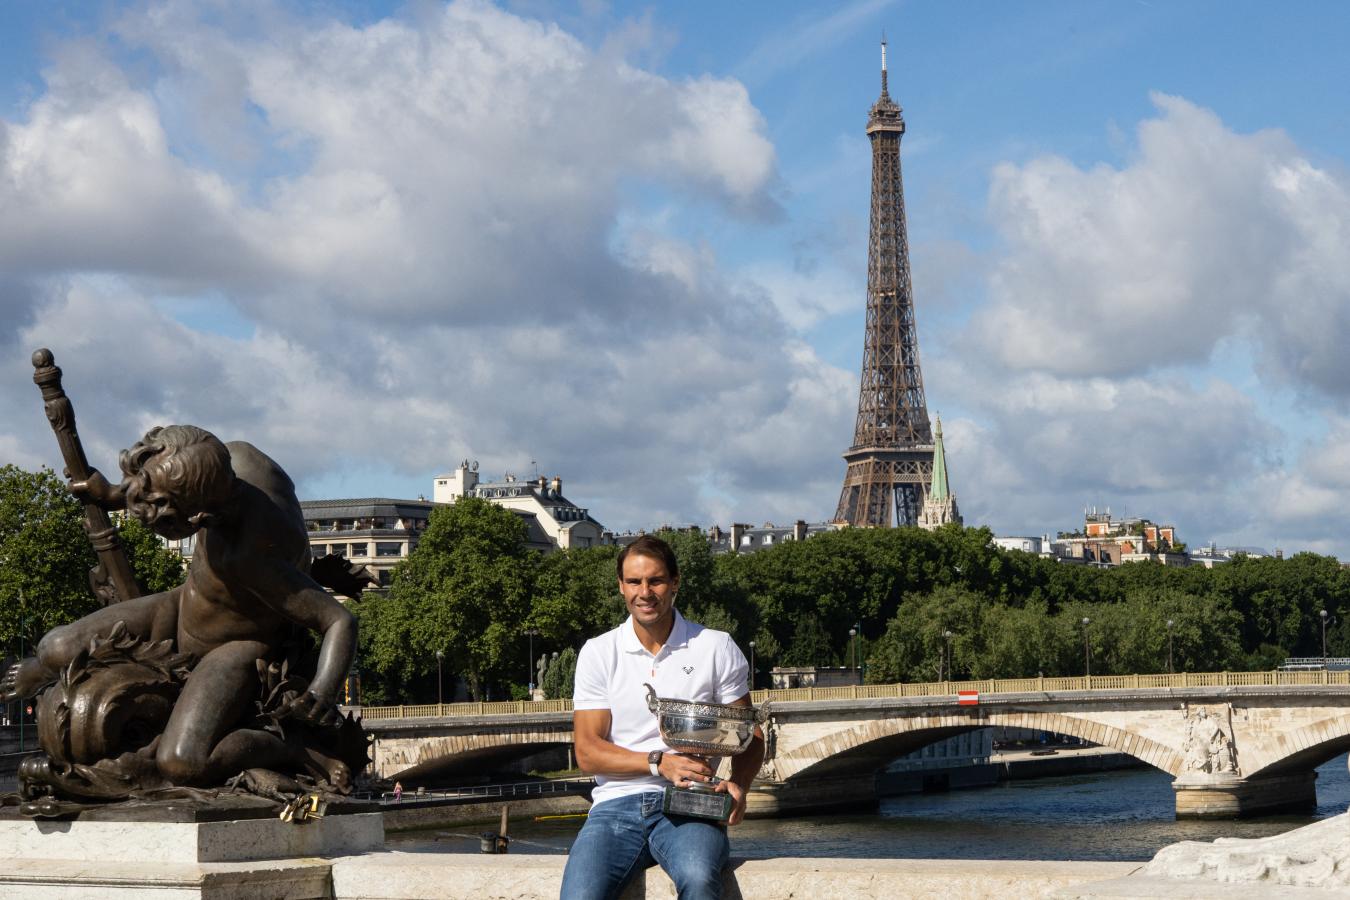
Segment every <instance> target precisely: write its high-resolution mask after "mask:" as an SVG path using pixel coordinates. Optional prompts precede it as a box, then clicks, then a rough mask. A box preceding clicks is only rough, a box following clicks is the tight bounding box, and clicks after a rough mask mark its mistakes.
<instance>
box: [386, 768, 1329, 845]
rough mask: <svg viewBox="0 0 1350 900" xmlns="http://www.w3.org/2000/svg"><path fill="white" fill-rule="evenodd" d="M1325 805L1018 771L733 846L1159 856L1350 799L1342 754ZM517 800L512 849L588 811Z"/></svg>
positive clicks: (427, 841)
mask: <svg viewBox="0 0 1350 900" xmlns="http://www.w3.org/2000/svg"><path fill="white" fill-rule="evenodd" d="M1317 773H1318V777H1317V811H1316V813H1314V814H1313V815H1310V816H1309V815H1305V816H1271V817H1264V818H1257V819H1242V820H1236V821H1183V822H1178V821H1177V820H1176V818H1175V816H1174V811H1175V806H1174V800H1173V791H1172V777H1171V776H1170V775H1167V774H1166V773H1163V772H1160V771H1158V770H1156V769H1152V768H1148V769H1126V770H1123V771H1117V772H1100V773H1092V774H1084V775H1075V776H1068V777H1062V778H1041V779H1035V780H1028V781H1012V782H1006V783H1003V784H999V785H997V786H992V787H984V788H972V789H969V790H960V791H951V792H950V793H941V794H907V795H904V796H900V797H891V798H888V799H886V800H883V801H881V806H880V808H879V809H878V810H876V811H875V812H869V813H867V814H863V815H847V814H844V815H825V816H813V817H810V818H795V819H756V820H751V821H748V822H745V823H743V824H741V825H739V826H737V827H736V828H733V829H732V831H731V835H732V838H731V852H732V855H733V856H738V857H744V858H752V859H753V858H761V859H763V858H774V857H791V856H831V857H845V858H854V859H878V858H883V859H884V858H891V859H903V858H911V859H942V858H946V859H953V858H955V859H1070V860H1072V859H1077V860H1112V861H1132V860H1147V859H1150V858H1152V856H1153V854H1155V853H1156V852H1157V851H1158V850H1159V849H1160V848H1161V847H1164V846H1166V845H1168V844H1172V843H1175V842H1177V841H1184V840H1198V841H1212V840H1214V839H1215V838H1219V837H1241V838H1254V837H1265V836H1267V835H1271V834H1278V833H1280V832H1282V831H1288V830H1289V829H1291V828H1297V827H1299V826H1300V825H1306V824H1308V823H1309V822H1312V821H1314V820H1316V819H1322V818H1326V817H1327V816H1332V815H1336V814H1338V813H1342V812H1345V811H1346V808H1347V806H1350V773H1347V770H1346V757H1345V756H1340V757H1337V758H1336V759H1334V760H1332V761H1331V762H1329V763H1327V764H1326V765H1324V766H1322V767H1321V768H1319V769H1318V770H1317ZM523 809H524V807H517V808H516V809H515V810H513V813H514V815H513V818H512V821H511V827H510V831H511V837H512V843H511V852H512V853H565V852H567V848H568V847H569V846H571V843H572V840H573V838H575V837H576V833H577V831H578V830H579V829H580V828H581V823H582V822H583V820H582V819H580V818H573V819H553V820H546V821H542V822H533V821H530V820H529V819H527V818H526V817H525V815H523V814H522V812H523ZM478 830H479V829H478V828H476V827H470V826H456V827H448V828H440V829H429V830H427V831H422V832H405V833H402V834H399V835H391V841H393V842H395V844H396V845H397V846H396V849H405V850H411V849H418V850H425V851H429V852H445V853H477V852H478V836H477V831H478Z"/></svg>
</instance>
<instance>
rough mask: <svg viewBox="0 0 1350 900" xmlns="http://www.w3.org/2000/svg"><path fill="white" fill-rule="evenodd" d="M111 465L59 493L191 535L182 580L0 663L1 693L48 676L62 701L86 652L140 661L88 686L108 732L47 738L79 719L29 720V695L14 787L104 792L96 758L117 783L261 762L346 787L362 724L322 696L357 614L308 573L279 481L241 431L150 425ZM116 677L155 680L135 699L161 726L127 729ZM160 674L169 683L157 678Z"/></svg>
mask: <svg viewBox="0 0 1350 900" xmlns="http://www.w3.org/2000/svg"><path fill="white" fill-rule="evenodd" d="M120 464H121V468H122V472H123V476H124V477H123V478H122V481H121V483H120V484H118V485H112V484H110V483H109V482H108V481H107V479H105V478H104V477H103V476H102V475H101V474H99V473H98V472H97V471H96V470H95V471H93V472H92V473H91V474H90V477H89V478H88V479H86V480H83V481H78V482H72V483H71V484H70V489H71V491H72V492H73V493H74V494H76V496H78V497H80V499H81V500H84V501H86V502H88V501H91V500H92V501H93V502H96V503H98V504H99V505H101V506H103V507H104V508H106V509H109V510H116V509H125V510H126V511H127V512H128V513H129V514H131V515H133V516H135V517H136V518H138V519H140V520H141V521H142V522H144V523H145V524H146V525H148V526H149V527H150V528H152V529H153V530H154V531H155V532H156V533H157V534H159V535H162V536H163V537H165V538H169V539H178V538H185V537H188V536H190V535H193V534H195V535H197V540H196V547H195V551H194V553H193V555H192V561H191V564H190V565H189V566H188V570H187V575H186V579H185V581H184V583H183V584H182V585H180V586H178V587H176V588H173V589H172V590H169V591H165V592H163V593H159V594H152V595H149V596H144V597H138V598H135V599H131V600H125V601H123V602H120V603H115V604H112V605H110V606H107V607H104V608H103V609H100V610H98V611H97V612H93V613H90V614H89V615H87V616H85V617H84V618H83V619H80V620H78V621H76V622H72V623H71V624H69V625H63V626H61V627H59V628H54V629H52V630H51V631H50V632H48V633H47V634H46V636H44V637H43V638H42V640H41V641H40V642H39V643H38V645H37V651H36V654H35V655H34V656H32V657H29V658H27V659H24V660H21V661H20V662H18V663H16V664H14V665H13V666H12V667H11V668H10V670H9V671H8V672H7V673H6V674H5V676H4V678H3V681H0V701H7V700H11V699H14V698H18V697H31V696H33V695H35V694H37V693H38V692H40V691H42V690H43V689H44V688H47V687H48V686H51V685H54V684H55V685H56V689H55V690H53V691H49V692H48V694H50V695H53V696H55V695H60V696H61V697H63V698H64V699H61V700H60V701H59V702H60V703H64V704H65V705H66V707H67V708H68V709H73V708H75V706H76V703H75V701H74V700H73V699H71V698H73V697H74V696H75V694H76V693H77V692H78V690H79V689H80V686H81V684H83V683H85V682H87V681H88V679H87V678H86V677H85V675H83V674H81V673H83V672H85V671H86V670H91V669H95V668H97V667H98V666H103V669H101V670H100V671H109V672H115V671H116V669H115V667H113V666H112V665H111V663H110V662H109V661H110V660H112V659H113V658H114V657H118V654H121V657H126V658H128V659H130V657H132V656H134V657H136V658H137V659H138V660H140V662H141V663H143V665H142V666H141V669H138V670H137V671H139V672H141V674H140V675H137V676H135V678H134V679H133V676H131V675H121V676H119V675H115V674H114V675H111V676H109V678H110V679H111V681H110V684H111V685H112V686H110V687H107V688H104V689H102V690H103V695H104V696H105V699H104V700H102V701H99V703H101V704H102V707H106V708H107V710H105V712H107V713H108V714H107V716H106V718H107V721H108V722H114V721H116V722H117V723H119V724H117V725H116V726H115V727H116V728H117V729H121V732H126V733H121V732H119V733H120V734H121V736H120V737H117V736H109V735H107V734H104V735H101V736H99V737H98V738H97V739H94V738H81V739H79V740H72V739H70V738H69V737H66V738H62V737H61V736H60V735H58V734H57V732H56V731H54V730H53V729H59V728H62V727H66V728H70V729H74V728H78V727H80V726H81V722H80V721H79V716H78V715H69V714H64V713H63V714H60V715H56V714H54V715H52V716H48V717H47V718H46V719H44V713H45V712H46V711H47V710H46V708H45V707H44V705H43V700H46V699H47V696H48V695H44V697H43V700H40V701H39V737H40V740H42V743H43V747H44V749H46V750H47V753H48V758H47V759H42V758H38V760H37V762H30V763H29V764H27V765H26V766H25V767H24V769H23V771H22V772H21V781H23V782H24V784H25V789H26V790H27V789H29V788H30V787H31V786H32V785H33V784H35V783H36V784H42V783H46V784H48V785H51V786H54V787H55V788H56V789H57V792H58V793H60V792H62V791H64V792H65V793H75V794H77V795H80V794H81V791H82V790H83V792H84V793H83V796H104V797H108V796H116V795H117V793H118V791H117V789H116V788H115V787H114V788H109V787H108V782H107V779H106V778H105V779H102V784H101V785H100V784H93V782H99V781H100V778H99V777H97V776H98V771H97V769H98V766H103V769H104V771H105V773H108V772H115V773H120V775H119V779H120V780H118V781H117V783H118V784H121V785H123V786H124V787H129V788H136V787H139V788H146V787H165V786H196V787H215V786H221V785H224V784H225V782H226V781H227V780H228V779H230V778H231V777H232V776H238V775H239V774H240V773H241V772H244V771H245V770H257V769H271V770H276V771H278V772H286V773H296V772H301V773H308V775H309V776H310V777H311V778H313V779H314V780H315V781H316V782H317V783H319V784H321V785H323V786H325V787H327V788H329V789H334V790H338V791H345V790H347V789H349V788H350V781H351V777H352V775H353V774H354V770H357V769H359V768H360V767H361V766H362V765H364V763H365V738H364V735H362V734H361V732H360V728H359V726H358V725H356V723H355V722H354V721H352V720H351V719H350V718H346V719H344V718H342V717H341V716H340V715H339V712H338V709H337V699H338V692H339V690H340V689H341V687H342V684H343V680H344V679H345V677H346V675H347V671H348V668H349V666H350V664H351V661H352V657H353V654H354V652H355V648H356V623H355V620H354V619H353V617H352V614H351V613H350V612H349V611H348V610H347V609H346V608H345V607H344V606H343V605H342V604H341V603H339V602H338V601H337V600H336V599H334V598H333V597H332V596H331V595H330V594H328V592H326V591H325V590H324V589H323V587H322V586H321V585H320V584H319V583H318V582H317V581H316V580H315V579H314V578H312V577H311V576H310V553H309V540H308V533H307V531H306V528H305V523H304V519H303V517H302V514H301V510H300V503H299V501H298V500H297V498H296V495H295V486H294V484H293V483H292V482H291V479H290V478H289V477H288V476H287V475H286V473H285V472H284V471H282V469H281V467H280V466H278V465H277V464H276V463H275V462H273V461H272V460H271V459H270V458H268V457H267V456H266V455H265V454H263V453H262V452H261V451H259V450H258V449H257V448H256V447H254V446H253V445H251V444H248V443H245V442H242V441H234V442H231V443H229V444H224V443H222V442H221V441H220V440H218V439H217V438H216V437H215V436H214V435H212V434H210V433H209V432H207V431H204V430H202V429H200V428H196V427H194V426H191V425H170V426H167V427H163V428H154V429H151V430H150V431H149V432H148V433H147V434H146V435H145V437H144V438H143V439H142V440H141V441H139V442H138V443H137V444H136V445H135V446H133V447H131V448H130V449H129V450H125V451H123V452H122V454H121V457H120ZM358 590H359V589H358ZM344 592H345V593H346V592H348V591H344ZM309 632H315V633H317V634H318V635H319V636H320V642H319V646H318V655H317V662H316V663H314V664H313V667H312V669H311V670H308V671H306V669H308V668H309V667H308V666H305V665H303V664H302V663H301V662H300V660H301V656H302V651H303V649H304V647H305V646H306V644H307V639H308V633H309ZM119 647H120V648H121V649H120V650H119V649H117V648H119ZM119 658H120V657H119ZM147 667H148V668H147ZM127 671H130V670H129V669H128V670H127ZM147 673H149V674H147ZM155 673H158V674H155ZM297 674H299V675H301V676H303V677H301V678H296V675H297ZM119 678H120V679H121V682H122V683H121V684H118V683H117V682H118V679H119ZM81 679H85V680H84V681H81ZM128 679H133V680H135V679H139V681H138V682H137V683H138V684H139V683H141V682H145V684H147V685H149V684H151V683H153V684H154V685H156V687H155V688H154V690H153V691H150V692H149V693H147V694H146V697H147V698H152V697H159V698H161V700H160V701H158V702H160V706H161V707H162V708H163V710H164V712H165V713H167V716H166V718H165V719H164V721H163V724H162V734H158V735H157V736H152V735H146V734H144V733H139V734H137V733H130V732H128V726H126V725H125V723H123V722H122V719H120V718H118V716H119V715H122V714H121V713H114V712H113V708H114V707H118V706H119V704H120V705H121V707H125V708H126V709H132V708H134V707H135V706H136V703H137V701H136V698H135V697H130V698H129V699H125V698H123V697H122V695H129V694H132V693H134V691H133V690H132V689H131V688H127V687H126V686H125V683H126V682H127V680H128ZM175 679H177V680H178V682H179V684H178V685H176V686H175V687H174V690H176V691H177V693H176V696H174V695H173V692H172V691H169V690H167V689H163V688H162V683H165V682H171V681H174V680H175ZM135 690H141V688H136V689H135ZM145 690H147V691H149V690H150V689H149V688H146V689H145ZM63 692H64V693H63ZM163 698H167V699H163ZM52 703H53V704H55V703H58V701H52ZM49 705H50V704H49ZM140 705H141V706H147V707H153V706H154V704H153V703H149V702H148V700H147V701H146V702H143V703H141V704H140ZM53 709H54V710H56V707H53ZM123 718H125V716H123ZM53 720H65V724H64V725H62V724H61V722H60V721H53ZM269 723H270V724H269ZM100 727H106V728H114V726H113V725H107V726H100ZM144 730H145V729H144V727H142V728H141V731H142V732H144ZM133 731H134V729H133ZM339 733H341V737H340V738H339ZM77 744H79V745H81V746H85V745H88V746H94V747H99V748H102V749H101V750H98V751H97V752H95V751H89V752H88V753H86V757H89V756H96V757H97V756H99V753H102V754H103V755H102V756H101V757H100V759H101V760H102V761H101V762H100V761H98V760H94V759H90V758H84V759H74V758H73V757H72V758H66V757H68V756H70V754H71V753H73V752H74V751H73V750H71V751H69V752H67V749H68V748H70V747H71V746H74V745H77ZM325 745H326V746H325ZM63 747H64V748H67V749H60V748H63ZM344 758H345V761H344ZM110 760H111V761H110ZM118 760H120V762H119V761H118ZM73 763H80V764H82V765H84V766H85V767H86V770H85V771H84V773H83V776H82V777H78V778H77V777H74V776H73V775H72V774H71V771H70V770H71V768H72V764H73ZM82 785H83V786H84V787H81V786H82Z"/></svg>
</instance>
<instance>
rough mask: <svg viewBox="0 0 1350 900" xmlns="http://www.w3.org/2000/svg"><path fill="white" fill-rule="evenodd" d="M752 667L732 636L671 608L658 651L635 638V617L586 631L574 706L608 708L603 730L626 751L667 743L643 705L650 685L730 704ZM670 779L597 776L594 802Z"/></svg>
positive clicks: (665, 692)
mask: <svg viewBox="0 0 1350 900" xmlns="http://www.w3.org/2000/svg"><path fill="white" fill-rule="evenodd" d="M749 673H750V666H749V664H748V663H746V661H745V654H743V653H741V649H740V648H739V647H737V646H736V642H735V641H733V640H732V639H731V635H729V634H727V633H726V632H725V631H714V630H713V629H711V628H704V627H703V626H702V625H696V624H694V623H693V622H690V621H689V620H688V619H686V618H685V617H684V616H682V615H680V612H679V610H676V611H675V625H674V627H673V628H671V630H670V637H669V638H668V639H667V640H666V643H665V646H663V647H662V648H661V652H660V653H657V654H656V655H655V656H653V655H652V654H651V653H649V652H648V651H647V648H646V647H644V646H642V642H641V641H639V640H638V636H637V632H636V631H635V630H634V629H633V617H632V616H629V617H628V618H627V619H626V620H625V621H624V622H623V624H622V625H620V626H619V627H618V628H615V629H614V630H613V631H607V632H605V633H604V634H602V635H600V636H599V637H594V638H591V639H590V640H589V641H587V642H586V646H584V647H582V648H581V655H580V656H578V657H577V671H576V677H575V679H574V680H573V685H574V691H573V694H572V708H573V709H607V710H609V714H610V726H609V734H608V735H606V737H607V738H608V739H609V740H610V741H611V742H612V743H614V744H616V745H618V746H620V747H623V748H624V749H626V750H638V751H641V752H643V753H650V752H651V751H653V750H669V749H670V748H669V747H667V746H666V745H665V743H664V742H663V741H662V740H661V734H660V732H659V731H658V730H657V727H656V714H655V713H653V712H651V710H649V709H647V689H646V688H645V687H643V684H650V685H651V686H652V687H654V688H655V689H656V695H657V696H658V697H668V698H670V699H674V700H698V701H702V702H704V703H732V702H734V701H736V700H739V699H740V698H742V697H744V696H745V695H746V694H748V693H749V692H750V687H749V681H748V676H749ZM669 784H670V782H669V781H667V780H666V779H664V778H661V777H660V776H657V775H651V774H647V775H634V776H631V777H627V778H619V777H610V776H606V775H597V776H595V785H596V786H595V791H594V792H593V794H592V795H591V802H592V803H599V802H601V801H602V800H613V799H614V798H615V797H623V796H626V795H628V794H636V793H639V792H641V791H659V790H662V789H664V788H665V787H666V786H667V785H669Z"/></svg>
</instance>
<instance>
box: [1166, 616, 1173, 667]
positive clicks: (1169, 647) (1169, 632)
mask: <svg viewBox="0 0 1350 900" xmlns="http://www.w3.org/2000/svg"><path fill="white" fill-rule="evenodd" d="M1172 624H1173V623H1172V620H1171V619H1168V620H1167V674H1168V675H1171V674H1172V672H1173V671H1174V670H1173V669H1172Z"/></svg>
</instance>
